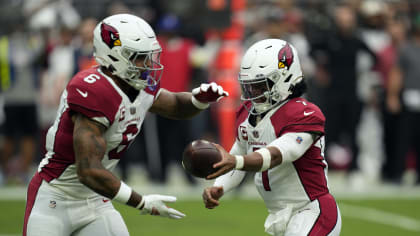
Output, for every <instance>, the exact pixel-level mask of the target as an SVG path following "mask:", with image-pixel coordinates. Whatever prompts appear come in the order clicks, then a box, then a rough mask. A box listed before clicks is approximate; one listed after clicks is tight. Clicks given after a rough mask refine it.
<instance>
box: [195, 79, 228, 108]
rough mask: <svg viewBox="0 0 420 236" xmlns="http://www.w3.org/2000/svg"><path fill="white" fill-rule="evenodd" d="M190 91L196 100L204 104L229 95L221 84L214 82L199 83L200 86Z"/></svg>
mask: <svg viewBox="0 0 420 236" xmlns="http://www.w3.org/2000/svg"><path fill="white" fill-rule="evenodd" d="M191 93H192V95H193V97H194V98H195V99H196V100H197V101H199V102H201V103H204V104H208V103H211V102H218V101H219V100H220V99H222V98H223V97H227V96H229V93H228V92H226V91H224V90H223V88H222V86H220V85H217V84H216V83H214V82H212V83H210V84H201V85H200V87H198V88H195V89H193V90H192V92H191Z"/></svg>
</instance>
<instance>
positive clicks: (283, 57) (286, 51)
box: [278, 43, 293, 69]
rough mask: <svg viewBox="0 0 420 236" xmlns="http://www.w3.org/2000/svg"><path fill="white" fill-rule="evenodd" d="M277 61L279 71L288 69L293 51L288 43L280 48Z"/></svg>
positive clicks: (291, 61)
mask: <svg viewBox="0 0 420 236" xmlns="http://www.w3.org/2000/svg"><path fill="white" fill-rule="evenodd" d="M278 59H279V69H282V68H286V69H289V68H290V66H291V65H292V63H293V51H292V48H291V47H290V46H289V44H288V43H286V45H285V46H284V47H282V48H281V49H280V51H279V55H278Z"/></svg>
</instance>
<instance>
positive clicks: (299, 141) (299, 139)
mask: <svg viewBox="0 0 420 236" xmlns="http://www.w3.org/2000/svg"><path fill="white" fill-rule="evenodd" d="M302 141H303V139H302V137H300V136H298V137H297V138H296V142H297V143H298V144H301V143H302Z"/></svg>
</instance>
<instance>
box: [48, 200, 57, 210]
mask: <svg viewBox="0 0 420 236" xmlns="http://www.w3.org/2000/svg"><path fill="white" fill-rule="evenodd" d="M56 206H57V203H56V202H55V201H53V200H51V201H50V205H49V207H50V208H55V207H56Z"/></svg>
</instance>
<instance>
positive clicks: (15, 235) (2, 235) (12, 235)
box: [0, 234, 20, 236]
mask: <svg viewBox="0 0 420 236" xmlns="http://www.w3.org/2000/svg"><path fill="white" fill-rule="evenodd" d="M19 235H20V234H0V236H19Z"/></svg>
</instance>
